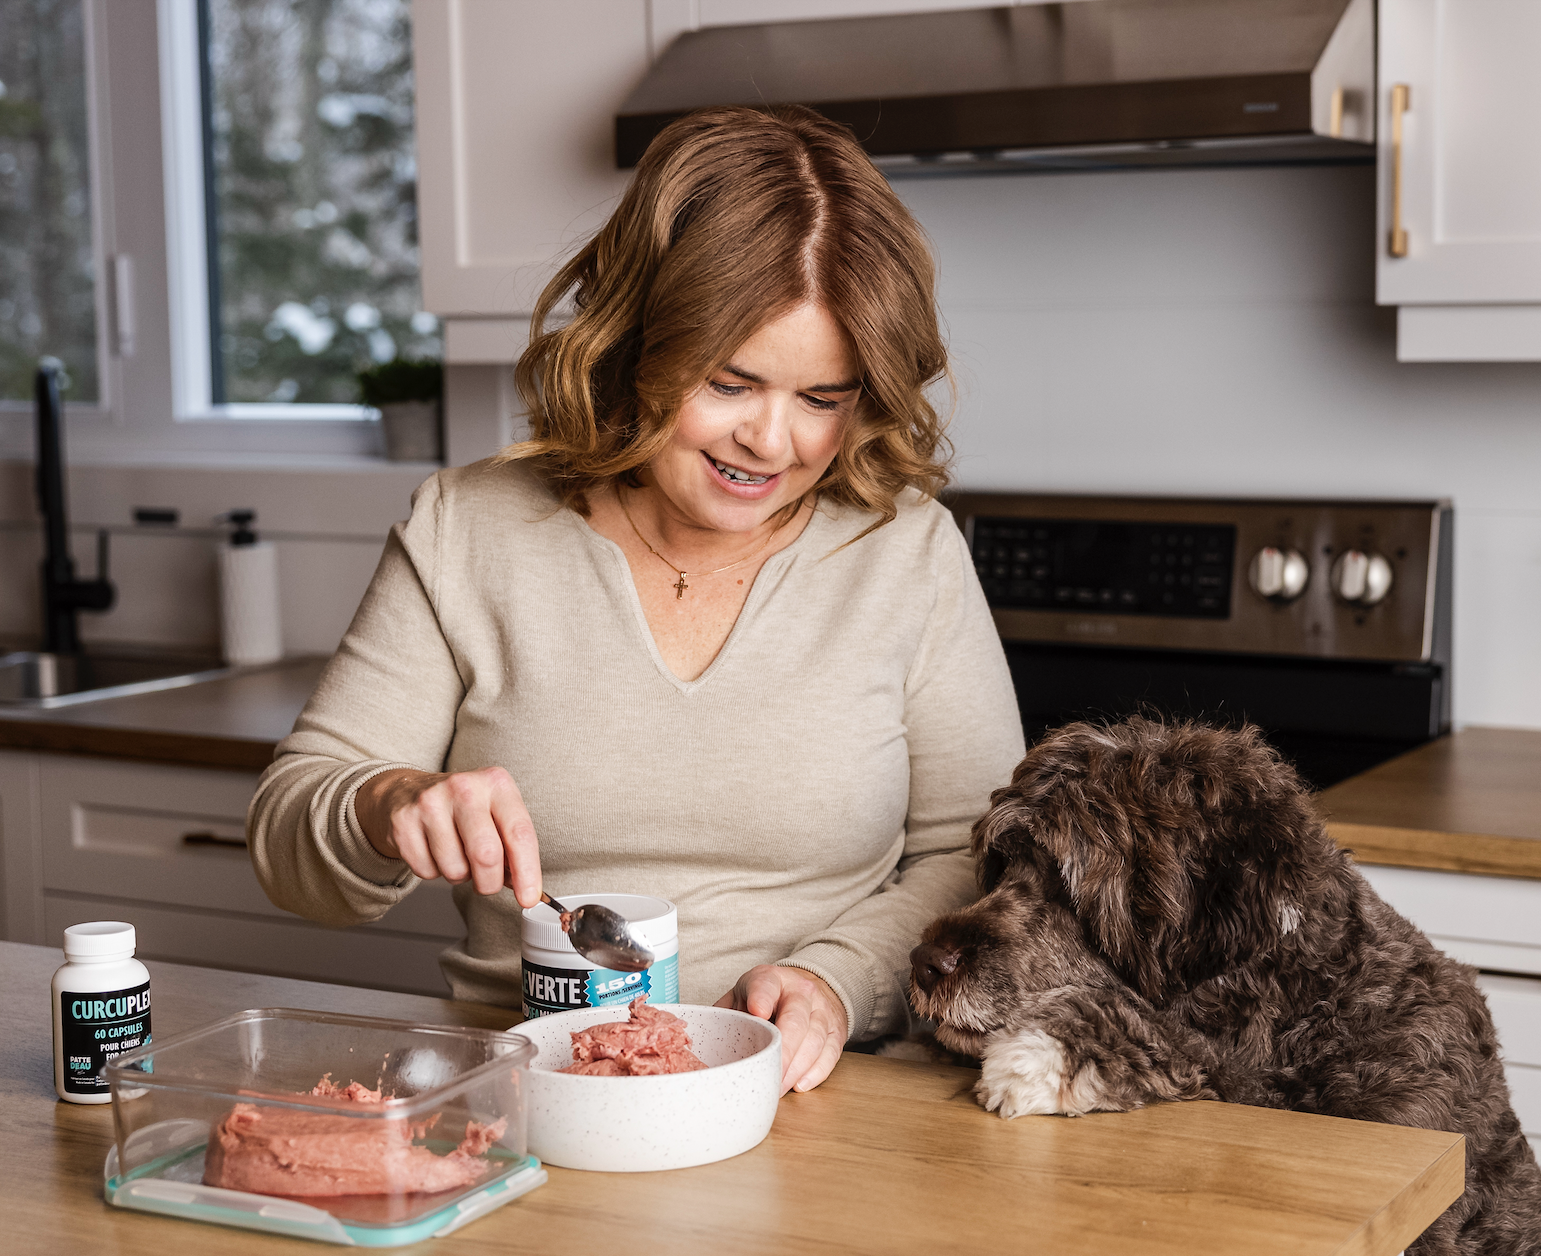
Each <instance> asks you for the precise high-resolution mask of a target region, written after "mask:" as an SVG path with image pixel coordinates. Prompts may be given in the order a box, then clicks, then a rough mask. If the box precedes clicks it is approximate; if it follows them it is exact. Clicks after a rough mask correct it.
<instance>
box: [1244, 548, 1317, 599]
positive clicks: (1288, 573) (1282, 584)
mask: <svg viewBox="0 0 1541 1256" xmlns="http://www.w3.org/2000/svg"><path fill="white" fill-rule="evenodd" d="M1310 578H1311V568H1310V566H1309V564H1307V562H1306V560H1305V558H1304V557H1303V556H1302V555H1301V554H1300V552H1299V551H1298V550H1292V549H1275V548H1274V547H1273V546H1272V545H1269V546H1267V547H1265V548H1264V549H1260V550H1258V552H1257V553H1256V554H1254V555H1253V556H1252V565H1251V566H1250V567H1248V568H1247V581H1248V583H1249V584H1251V586H1252V589H1253V591H1254V592H1256V593H1258V594H1260V595H1261V596H1263V597H1266V598H1268V599H1270V600H1271V601H1274V602H1293V601H1294V600H1295V599H1296V598H1297V597H1299V596H1300V595H1301V593H1302V592H1303V591H1304V590H1305V587H1306V581H1308V580H1309V579H1310Z"/></svg>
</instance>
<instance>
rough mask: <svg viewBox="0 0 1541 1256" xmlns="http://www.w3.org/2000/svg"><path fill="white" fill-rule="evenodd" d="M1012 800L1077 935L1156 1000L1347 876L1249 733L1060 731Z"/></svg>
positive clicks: (1278, 766) (1297, 792)
mask: <svg viewBox="0 0 1541 1256" xmlns="http://www.w3.org/2000/svg"><path fill="white" fill-rule="evenodd" d="M1010 792H1011V793H1012V794H1013V795H1014V797H1015V801H1016V815H1017V822H1018V823H1019V824H1020V825H1022V826H1023V827H1024V828H1027V829H1030V831H1031V832H1032V834H1033V837H1034V839H1035V840H1036V843H1037V844H1038V845H1039V846H1040V847H1042V848H1043V849H1044V850H1045V851H1047V852H1048V853H1049V854H1050V855H1051V856H1052V858H1053V859H1054V861H1055V863H1056V864H1057V865H1058V870H1059V874H1060V876H1061V877H1062V878H1063V881H1064V884H1065V887H1066V890H1067V892H1068V895H1069V898H1070V901H1071V903H1072V904H1073V906H1074V909H1075V911H1076V914H1077V915H1078V916H1079V917H1080V919H1081V921H1082V925H1083V928H1084V929H1085V930H1086V933H1087V936H1088V938H1089V940H1090V941H1091V942H1092V944H1093V945H1094V946H1096V947H1097V948H1098V949H1099V950H1101V951H1102V953H1103V954H1104V955H1105V956H1106V957H1107V958H1108V960H1110V961H1111V962H1112V964H1113V965H1114V967H1115V968H1116V969H1117V970H1118V971H1119V973H1120V974H1121V975H1122V976H1123V978H1124V980H1126V981H1127V982H1129V984H1130V985H1131V986H1133V987H1134V988H1135V989H1137V990H1138V991H1139V992H1140V993H1141V994H1143V995H1144V996H1145V997H1146V998H1148V999H1151V1000H1152V1001H1153V1002H1157V1003H1161V1002H1165V1001H1166V1000H1167V999H1169V998H1171V997H1172V996H1173V995H1175V994H1177V993H1180V992H1181V991H1183V990H1186V989H1191V988H1192V987H1193V986H1194V985H1196V984H1198V983H1199V982H1200V981H1203V980H1205V979H1207V978H1209V977H1212V976H1214V975H1215V974H1217V973H1219V972H1223V971H1225V970H1226V969H1228V968H1231V967H1234V966H1235V965H1237V964H1240V963H1244V962H1245V961H1246V960H1247V959H1249V958H1251V957H1252V956H1253V955H1255V954H1257V953H1258V952H1259V951H1261V950H1263V949H1265V948H1267V947H1269V946H1271V945H1275V944H1277V943H1278V942H1279V940H1280V938H1281V937H1282V936H1284V935H1285V934H1287V933H1289V932H1290V931H1292V930H1293V929H1294V928H1296V927H1297V926H1298V925H1299V923H1300V921H1301V919H1302V918H1303V916H1304V914H1305V913H1307V912H1309V911H1312V910H1314V909H1317V908H1318V907H1319V906H1320V904H1321V902H1322V901H1323V899H1324V897H1325V894H1326V887H1327V886H1328V885H1329V884H1330V883H1332V881H1333V879H1334V878H1335V877H1341V876H1342V875H1343V870H1342V869H1343V859H1342V856H1341V855H1340V854H1338V853H1337V852H1336V849H1335V848H1334V847H1333V846H1332V843H1331V842H1330V840H1329V839H1328V838H1327V837H1326V834H1325V831H1324V830H1323V828H1322V825H1321V822H1320V820H1319V819H1318V818H1317V817H1316V815H1315V812H1314V810H1313V808H1312V806H1311V803H1310V798H1309V795H1308V794H1307V793H1306V791H1305V789H1304V787H1303V786H1302V785H1301V783H1300V781H1299V779H1298V777H1297V776H1296V775H1295V773H1294V772H1293V770H1292V769H1290V768H1289V766H1288V765H1286V764H1284V763H1283V762H1282V761H1281V760H1280V759H1279V757H1278V756H1277V755H1276V754H1275V753H1274V752H1273V750H1272V749H1271V748H1270V747H1269V746H1268V745H1267V744H1266V742H1264V741H1263V739H1262V737H1261V735H1260V734H1259V733H1258V731H1257V730H1256V729H1255V728H1250V727H1249V728H1244V729H1241V730H1228V729H1219V728H1210V727H1206V726H1204V725H1199V724H1186V723H1185V724H1172V725H1167V724H1162V723H1160V722H1159V721H1155V720H1149V719H1144V718H1138V717H1137V718H1134V719H1130V720H1127V721H1125V722H1124V723H1122V724H1117V725H1112V726H1098V725H1092V724H1074V725H1067V726H1066V727H1064V728H1061V729H1058V730H1056V731H1054V732H1052V733H1050V734H1049V735H1048V736H1047V737H1045V738H1044V739H1043V740H1042V741H1041V742H1039V743H1038V745H1036V746H1035V747H1034V748H1033V750H1032V751H1031V752H1030V753H1029V754H1028V756H1027V758H1025V759H1024V760H1023V761H1022V764H1021V765H1020V766H1019V767H1018V769H1017V772H1016V774H1015V775H1014V777H1013V780H1012V785H1011V787H1010Z"/></svg>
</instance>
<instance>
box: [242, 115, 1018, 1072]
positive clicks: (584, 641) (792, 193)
mask: <svg viewBox="0 0 1541 1256" xmlns="http://www.w3.org/2000/svg"><path fill="white" fill-rule="evenodd" d="M569 294H571V296H572V299H573V305H574V307H575V312H574V314H573V316H572V318H571V320H570V321H568V322H566V323H565V324H564V325H562V326H559V327H556V328H554V329H550V328H548V326H547V323H548V320H549V319H550V317H551V314H552V312H553V310H554V309H555V308H556V307H557V306H558V304H559V303H560V302H562V301H563V299H564V298H565V297H567V296H568V295H569ZM944 368H945V352H944V349H943V347H942V343H941V340H940V337H939V335H938V333H937V326H936V314H935V308H934V298H933V294H932V266H931V259H930V255H929V253H928V251H927V249H926V246H925V241H924V239H923V237H922V235H921V233H920V230H919V228H918V227H917V226H916V224H915V222H914V221H913V219H911V217H910V215H909V214H908V212H907V211H906V210H905V209H904V207H903V206H902V205H901V204H900V203H899V201H898V199H897V198H896V197H895V196H894V195H893V193H892V191H891V190H890V189H889V187H888V185H887V184H886V183H885V182H884V180H883V179H882V177H881V176H880V175H879V174H878V173H877V172H876V170H875V169H874V168H873V166H872V164H871V163H870V162H869V161H868V160H867V158H866V156H865V155H864V154H863V153H862V151H861V149H860V148H859V147H858V146H857V144H856V143H855V141H854V140H853V139H852V138H851V136H850V135H849V133H847V132H846V131H844V130H843V129H842V128H840V127H838V126H835V125H834V124H832V123H830V122H827V121H825V120H824V119H822V118H820V117H819V116H818V115H816V114H814V113H812V112H810V111H808V110H805V109H795V108H787V109H778V110H774V111H771V112H768V113H767V112H760V111H756V110H750V109H716V110H707V111H702V112H699V113H696V114H693V115H691V116H688V117H686V118H684V119H681V120H680V121H679V122H676V123H675V124H673V125H672V126H670V127H669V128H668V129H667V130H666V131H664V132H663V133H662V134H661V135H660V136H659V137H658V139H657V140H656V141H655V142H654V143H653V145H652V147H651V148H650V149H649V150H648V152H647V154H646V156H645V157H644V158H643V161H642V163H641V165H640V166H639V167H638V169H637V174H636V178H635V180H634V181H633V183H632V185H631V188H630V189H629V190H628V192H627V193H626V195H625V197H624V198H623V199H622V201H621V204H620V206H619V208H618V209H617V210H616V212H615V215H614V216H613V217H612V218H611V219H610V221H609V223H608V224H607V225H606V226H605V227H604V229H603V230H602V231H600V233H599V234H598V235H597V236H596V237H595V238H594V239H593V240H592V241H591V242H590V243H589V244H588V246H587V247H586V248H584V249H583V251H582V252H580V253H579V254H578V256H577V257H576V258H574V259H573V261H572V262H571V263H570V264H568V265H567V266H566V267H565V268H564V269H563V270H562V272H561V273H560V274H559V275H558V276H557V278H556V279H555V280H554V281H553V283H552V284H551V285H550V287H548V288H547V290H546V291H545V293H544V294H543V296H542V298H541V301H540V304H539V306H538V307H537V309H536V312H535V318H534V331H533V336H532V341H531V345H530V348H529V350H528V351H527V352H526V353H525V355H524V357H523V358H522V359H521V361H520V364H519V372H518V378H519V384H520V388H521V391H522V393H523V395H524V398H525V401H526V403H527V404H528V407H529V413H530V424H531V433H532V435H531V439H530V440H529V441H527V442H525V443H524V444H522V445H517V446H514V447H513V448H512V449H510V450H509V451H506V452H505V454H503V455H502V456H500V457H499V458H495V459H492V460H490V461H488V462H485V463H479V464H476V465H474V466H470V467H462V468H456V469H453V470H446V471H442V472H440V473H439V474H438V475H436V476H434V477H433V478H432V479H430V480H429V481H428V482H427V483H425V484H424V485H423V486H422V487H421V488H420V489H419V490H418V492H417V493H416V494H415V495H414V498H413V510H412V516H411V518H410V519H409V520H408V521H407V523H406V524H405V525H398V527H397V528H396V529H394V530H393V532H392V535H391V538H390V540H389V542H388V543H387V546H386V550H385V553H384V556H383V557H382V559H381V562H380V568H379V570H378V572H377V573H376V575H375V578H374V581H373V583H372V584H371V585H370V588H369V591H368V593H367V594H366V595H365V597H364V601H363V603H362V605H361V606H360V608H359V611H358V614H357V616H356V617H355V619H354V621H353V625H352V627H351V628H350V629H349V631H348V634H347V636H346V637H345V638H344V639H343V642H342V645H341V646H340V648H339V649H338V652H337V655H336V657H335V658H334V659H333V660H332V662H331V664H330V665H329V666H328V668H327V670H326V672H325V674H324V675H323V677H322V679H321V683H320V685H319V687H318V688H317V691H316V693H315V695H314V696H313V697H312V699H311V700H310V702H309V704H308V705H307V706H306V708H305V710H304V712H303V713H302V714H301V716H300V719H299V721H298V723H297V724H296V725H295V730H294V732H293V733H292V734H291V735H290V736H289V737H288V738H286V739H285V741H284V742H283V743H282V744H281V745H280V746H279V753H278V757H277V758H276V759H275V761H274V763H273V765H272V767H271V768H269V769H268V772H267V773H266V775H265V776H264V778H263V781H262V785H261V787H260V789H259V791H258V794H257V797H256V799H255V801H254V802H253V804H252V811H251V817H250V821H249V830H250V839H251V846H252V852H253V860H254V862H255V864H256V868H257V874H258V876H259V878H260V879H261V881H262V884H263V887H264V888H265V889H266V891H267V893H268V895H269V896H270V897H271V898H272V899H273V901H274V902H275V903H277V904H279V905H280V906H282V907H285V908H288V909H289V910H292V911H296V912H299V913H300V914H302V915H305V916H309V917H311V918H312V919H315V920H320V921H323V922H325V923H328V924H353V923H358V922H362V921H367V920H374V919H378V918H379V917H380V916H381V915H382V914H384V913H385V912H386V911H387V910H388V909H389V908H390V907H391V906H392V904H394V903H396V902H398V901H399V900H400V899H401V898H402V897H403V896H404V895H406V894H407V893H409V892H410V891H411V890H412V888H413V887H414V886H415V885H416V884H417V882H418V880H419V879H420V878H432V877H437V876H443V877H445V878H447V879H448V880H450V881H452V882H455V883H456V889H455V900H456V903H457V904H458V906H459V908H460V910H461V912H462V914H463V915H464V916H465V920H466V930H467V936H466V938H465V941H464V942H463V943H461V944H460V945H458V946H456V947H452V948H450V950H449V951H447V952H446V953H445V956H444V959H443V964H444V969H445V973H446V976H447V977H448V979H449V983H450V986H451V988H452V989H453V991H454V993H455V996H456V997H457V998H464V999H475V1000H480V1001H484V1002H493V1003H505V1004H515V1003H517V1002H518V998H519V989H520V986H519V954H520V906H521V905H524V906H529V905H532V904H534V903H535V902H536V901H537V900H538V898H539V894H540V889H541V886H542V884H543V881H544V883H545V884H547V885H549V888H550V890H551V892H552V893H553V894H555V895H556V896H557V897H560V896H561V895H562V894H563V893H564V892H567V891H572V892H578V891H581V890H585V889H588V890H593V889H606V890H618V891H626V892H630V893H642V894H653V895H657V896H659V897H663V898H668V899H671V900H673V901H674V902H675V903H676V904H677V905H678V907H679V919H680V969H679V971H680V989H681V997H682V999H683V1000H684V1001H686V1002H705V1001H708V1000H711V999H714V998H717V997H718V996H719V995H720V996H721V999H720V1000H719V1002H720V1003H722V1004H723V1005H725V1006H735V1007H738V1008H740V1009H744V1010H747V1011H749V1012H751V1013H753V1014H754V1015H757V1016H761V1017H768V1018H772V1019H774V1020H775V1021H776V1022H777V1024H778V1025H779V1026H780V1028H781V1030H782V1033H783V1036H784V1059H785V1076H784V1079H783V1089H786V1088H788V1087H792V1086H796V1087H797V1088H798V1089H803V1090H805V1089H808V1088H810V1087H812V1086H815V1085H817V1084H818V1083H819V1082H820V1081H822V1080H823V1079H824V1077H825V1076H826V1075H827V1074H828V1073H829V1071H830V1069H831V1068H832V1067H833V1065H834V1063H835V1060H836V1059H837V1058H838V1056H839V1053H840V1050H841V1048H842V1046H843V1045H844V1044H845V1042H846V1041H847V1040H848V1039H855V1040H862V1039H869V1038H872V1037H875V1036H877V1035H879V1034H882V1033H885V1032H889V1031H892V1030H895V1029H899V1028H902V1027H903V1026H904V1024H905V1018H906V1011H907V1008H906V1001H905V979H906V976H907V973H908V961H907V954H908V952H909V949H910V947H911V946H912V945H914V943H915V940H916V938H917V937H918V935H919V932H920V930H921V928H922V927H923V926H924V925H925V924H926V923H927V922H928V921H929V920H930V919H931V918H932V917H934V916H936V915H937V914H939V913H941V912H945V911H949V910H951V909H953V908H955V907H957V906H959V905H961V904H962V903H964V902H966V901H967V900H969V899H971V898H972V897H973V896H974V877H973V867H972V861H971V859H970V857H969V854H968V851H967V842H968V834H969V827H970V825H971V823H972V821H973V820H974V818H975V817H976V816H978V815H979V814H980V812H981V811H982V810H983V809H984V808H985V806H986V805H987V803H988V800H989V794H990V791H991V790H992V789H993V788H995V787H997V786H999V785H1002V784H1004V783H1005V782H1006V781H1007V780H1008V778H1009V776H1010V773H1011V769H1012V767H1013V765H1014V764H1015V763H1016V761H1017V760H1018V759H1019V758H1020V757H1021V755H1022V751H1023V748H1022V736H1021V728H1020V724H1019V721H1018V717H1017V712H1016V706H1015V703H1014V701H1013V699H1012V689H1011V681H1010V678H1009V675H1008V673H1007V669H1006V666H1005V660H1004V658H1003V656H1002V653H1001V649H1000V644H999V642H998V640H997V638H996V635H995V632H994V629H993V626H992V624H991V621H990V616H989V612H988V610H987V608H986V606H985V602H984V598H983V596H982V594H981V592H980V589H979V585H978V582H977V580H976V579H975V577H974V573H973V568H972V566H971V564H970V561H969V557H968V554H967V551H966V548H965V546H964V543H963V540H962V537H961V536H960V535H959V533H958V530H957V528H956V527H955V526H954V525H953V523H952V521H951V518H950V517H949V516H948V514H947V512H946V511H945V510H944V509H943V508H942V507H941V506H940V505H938V504H937V503H936V501H935V500H934V497H933V494H934V492H935V491H936V490H937V489H938V488H939V487H940V486H941V485H942V484H943V483H944V482H945V471H944V468H943V466H942V464H941V462H940V461H939V458H938V454H939V450H940V448H941V447H942V445H943V438H942V435H941V428H940V424H939V423H938V421H937V418H936V415H935V414H934V412H933V410H932V408H931V406H930V405H929V403H928V402H927V400H926V397H925V395H924V389H925V388H926V386H927V385H928V384H930V383H932V382H933V381H935V380H936V379H937V378H938V377H939V376H940V375H941V374H942V372H943V370H944ZM724 990H726V991H727V993H726V994H724V993H723V992H724Z"/></svg>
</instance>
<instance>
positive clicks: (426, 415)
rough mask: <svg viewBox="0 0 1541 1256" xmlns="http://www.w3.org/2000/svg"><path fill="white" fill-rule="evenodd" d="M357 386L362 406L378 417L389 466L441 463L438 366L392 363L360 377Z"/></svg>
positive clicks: (421, 361)
mask: <svg viewBox="0 0 1541 1256" xmlns="http://www.w3.org/2000/svg"><path fill="white" fill-rule="evenodd" d="M358 382H359V397H360V399H361V400H362V401H363V403H364V404H365V405H366V406H374V407H375V408H376V409H377V410H379V411H380V425H381V428H382V429H383V430H384V432H385V456H386V457H387V458H389V459H390V460H391V461H392V462H439V461H441V460H442V459H443V457H444V439H443V423H442V418H441V411H442V405H443V398H444V364H443V363H442V362H437V361H435V360H433V359H432V358H397V359H395V360H394V361H391V362H382V363H380V364H379V365H378V366H371V367H370V368H369V369H368V370H365V371H360V372H359V375H358Z"/></svg>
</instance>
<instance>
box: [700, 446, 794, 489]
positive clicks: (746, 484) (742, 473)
mask: <svg viewBox="0 0 1541 1256" xmlns="http://www.w3.org/2000/svg"><path fill="white" fill-rule="evenodd" d="M701 456H702V457H703V458H705V459H706V461H707V462H708V463H709V464H710V465H711V468H712V470H713V472H715V473H716V476H717V478H718V479H719V480H721V481H722V488H723V490H724V491H726V492H729V493H732V494H733V496H734V497H737V498H740V499H742V500H745V501H759V500H760V498H762V497H769V496H770V495H771V494H772V493H774V492H775V491H776V484H777V482H778V481H779V480H780V479H781V472H780V471H775V472H763V471H750V470H747V469H746V468H744V467H740V466H735V465H734V464H733V463H730V462H724V461H722V459H720V458H714V457H713V456H712V455H711V454H709V453H707V452H706V450H704V449H703V450H702V451H701Z"/></svg>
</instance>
